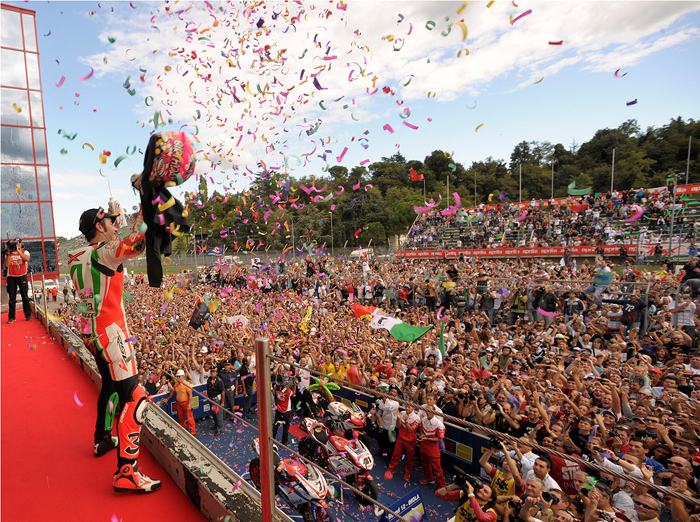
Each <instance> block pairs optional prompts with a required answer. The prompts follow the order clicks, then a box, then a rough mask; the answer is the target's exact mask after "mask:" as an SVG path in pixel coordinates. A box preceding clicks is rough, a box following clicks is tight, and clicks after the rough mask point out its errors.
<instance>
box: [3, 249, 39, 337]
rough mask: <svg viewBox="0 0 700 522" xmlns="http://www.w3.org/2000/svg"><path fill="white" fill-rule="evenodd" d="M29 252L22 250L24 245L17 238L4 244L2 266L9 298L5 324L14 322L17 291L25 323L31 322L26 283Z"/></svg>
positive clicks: (27, 285) (30, 308) (27, 284)
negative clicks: (3, 266) (4, 268)
mask: <svg viewBox="0 0 700 522" xmlns="http://www.w3.org/2000/svg"><path fill="white" fill-rule="evenodd" d="M28 261H29V252H28V251H27V250H25V249H24V243H23V242H22V240H21V239H19V238H17V239H15V240H14V241H8V242H7V243H5V250H4V251H3V253H2V262H3V265H5V267H6V268H7V294H8V296H9V303H8V304H9V312H8V318H7V324H12V323H14V322H15V312H16V307H17V289H18V288H19V293H20V295H21V296H22V310H23V311H24V317H25V319H26V320H27V321H31V320H32V307H31V306H30V304H29V290H28V288H29V283H28V282H27V262H28Z"/></svg>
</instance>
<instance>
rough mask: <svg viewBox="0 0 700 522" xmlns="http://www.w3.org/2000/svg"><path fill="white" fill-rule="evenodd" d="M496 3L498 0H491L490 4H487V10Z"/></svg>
mask: <svg viewBox="0 0 700 522" xmlns="http://www.w3.org/2000/svg"><path fill="white" fill-rule="evenodd" d="M495 1H496V0H491V1H490V2H489V3H488V4H486V7H487V8H488V7H491V6H492V5H493V3H494V2H495ZM511 18H512V17H511Z"/></svg>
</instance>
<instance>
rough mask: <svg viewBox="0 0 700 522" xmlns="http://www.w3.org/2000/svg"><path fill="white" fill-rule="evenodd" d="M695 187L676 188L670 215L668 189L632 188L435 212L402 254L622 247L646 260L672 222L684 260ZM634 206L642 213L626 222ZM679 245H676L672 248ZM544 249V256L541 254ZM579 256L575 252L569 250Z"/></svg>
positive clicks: (693, 227) (419, 223)
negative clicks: (604, 192)
mask: <svg viewBox="0 0 700 522" xmlns="http://www.w3.org/2000/svg"><path fill="white" fill-rule="evenodd" d="M698 190H700V186H698V185H688V186H681V187H678V191H677V195H676V198H677V199H676V204H675V207H674V211H675V216H673V219H672V218H671V215H670V213H671V210H670V209H671V207H672V206H673V198H672V196H671V195H670V194H669V193H668V191H667V190H666V189H665V188H658V189H649V190H639V191H637V190H632V191H627V192H620V193H616V197H615V198H611V197H608V196H609V195H605V194H604V195H598V196H597V197H596V196H583V197H568V198H561V199H557V200H539V201H535V200H533V201H530V202H524V203H516V204H509V203H507V202H506V203H504V204H499V205H480V206H479V207H477V208H465V209H462V210H460V211H459V212H457V213H456V214H453V215H449V216H443V215H442V213H441V212H440V211H432V212H425V213H422V214H421V215H419V216H417V217H416V220H415V222H414V223H413V225H412V226H411V228H410V230H409V233H408V234H407V237H406V240H405V241H404V243H403V244H402V245H401V250H402V251H404V252H405V253H406V254H407V255H406V256H405V257H429V256H428V255H426V254H425V253H424V252H423V253H421V254H413V255H411V254H409V252H411V251H414V252H415V251H432V252H449V253H450V254H451V255H448V256H447V257H456V256H457V255H459V252H460V251H464V253H465V254H466V255H470V252H469V251H468V250H474V249H476V250H478V251H479V253H478V255H486V256H489V255H493V256H499V255H513V254H514V253H516V252H515V251H517V253H518V254H520V253H522V252H523V249H525V250H528V251H529V250H532V249H537V250H534V251H533V252H531V253H532V254H545V255H546V254H550V255H561V254H562V253H563V252H564V249H565V248H572V249H576V250H580V249H583V250H582V251H581V252H580V253H582V254H588V253H589V252H588V251H589V250H590V251H591V253H593V252H594V251H595V248H593V249H591V248H585V247H597V246H598V245H604V247H605V251H606V254H611V253H613V252H614V253H618V252H619V247H620V245H624V246H625V248H626V249H627V250H628V252H629V253H630V254H631V255H637V253H638V252H640V254H641V256H640V257H646V256H648V254H649V250H650V249H651V250H653V246H654V245H656V244H661V245H662V246H665V252H664V254H665V255H667V254H668V242H669V239H670V234H671V225H672V223H671V222H672V221H673V236H674V240H673V241H674V246H673V250H674V258H678V259H683V258H684V257H685V256H686V255H687V253H688V248H689V246H690V244H691V242H694V241H695V239H696V236H697V232H698V228H700V199H698V196H697V192H698ZM633 205H639V206H640V207H641V208H642V209H643V210H644V214H643V215H642V216H641V217H640V218H638V219H635V220H631V218H632V214H634V211H635V210H636V208H634V207H633ZM677 243H680V245H677ZM543 248H544V249H547V250H549V252H541V250H542V249H543ZM573 253H574V254H576V253H577V252H575V251H574V252H573Z"/></svg>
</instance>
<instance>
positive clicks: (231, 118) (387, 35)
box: [83, 1, 700, 173]
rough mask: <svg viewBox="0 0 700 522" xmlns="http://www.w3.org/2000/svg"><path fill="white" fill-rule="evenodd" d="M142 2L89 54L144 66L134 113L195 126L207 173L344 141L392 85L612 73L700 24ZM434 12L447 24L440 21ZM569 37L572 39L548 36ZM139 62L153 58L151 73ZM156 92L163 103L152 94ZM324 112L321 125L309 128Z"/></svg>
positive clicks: (410, 93) (506, 11)
mask: <svg viewBox="0 0 700 522" xmlns="http://www.w3.org/2000/svg"><path fill="white" fill-rule="evenodd" d="M137 5H138V7H139V9H136V10H127V11H126V12H124V11H125V10H122V12H121V13H116V12H115V14H114V16H112V17H110V18H109V26H106V27H105V29H104V32H103V34H102V39H104V40H106V38H107V37H108V36H111V37H115V38H116V41H115V43H114V44H113V45H111V46H110V47H109V52H108V53H107V54H106V55H103V54H95V55H91V56H85V57H83V60H84V62H85V63H86V64H90V65H92V66H93V67H94V68H95V76H96V78H110V79H111V78H118V79H120V80H121V81H124V80H125V73H124V72H123V71H125V70H128V71H132V72H131V78H130V84H131V87H133V88H136V89H137V91H138V92H137V95H136V96H135V97H134V102H135V103H134V106H133V111H134V113H133V114H134V118H135V119H138V120H140V121H142V122H145V123H146V125H147V126H149V125H150V126H152V122H151V123H148V120H149V119H151V118H153V114H154V112H155V110H161V114H162V117H163V118H165V119H168V118H172V119H173V120H174V121H175V122H176V123H179V125H187V127H184V128H185V130H191V131H192V132H194V131H195V126H196V129H197V130H198V135H197V138H198V139H199V140H200V146H201V149H202V151H203V153H202V158H203V159H202V161H200V163H199V167H198V171H199V172H201V173H205V172H207V171H215V172H221V171H230V169H231V167H232V166H234V165H235V166H241V165H247V166H248V167H250V168H252V169H253V170H256V167H255V165H256V162H257V161H258V160H260V159H264V160H265V162H266V164H267V165H268V166H276V167H281V168H284V157H285V155H288V154H297V155H301V154H302V153H304V152H307V153H308V152H311V151H312V150H313V149H314V147H317V148H318V150H317V152H316V154H318V153H322V150H323V149H327V148H330V147H329V145H328V143H327V141H325V140H328V139H329V137H331V141H332V142H333V143H332V144H334V143H337V139H338V138H339V137H341V138H342V137H343V135H344V132H345V131H346V129H347V128H348V126H349V125H350V124H353V123H354V121H353V120H359V121H361V122H363V123H368V122H370V121H372V120H376V119H379V118H383V117H385V116H386V115H387V111H388V109H387V108H386V105H384V104H383V103H380V102H384V101H385V100H387V99H388V97H390V95H388V94H385V93H383V92H382V90H381V88H382V87H384V86H389V87H391V88H392V89H394V90H395V96H393V97H392V99H395V100H401V99H403V100H405V102H406V106H407V105H408V103H409V102H411V103H417V102H419V101H424V100H426V99H427V93H428V92H430V91H432V92H434V93H435V94H436V97H435V102H437V103H442V102H449V101H452V100H455V99H457V98H459V97H460V96H462V95H463V94H464V93H469V94H470V95H471V96H477V95H479V94H481V93H484V92H488V91H489V90H490V89H491V88H492V86H493V84H494V83H495V82H496V81H498V80H500V79H504V78H510V77H513V78H515V80H514V81H513V82H512V88H513V89H520V88H524V87H526V86H528V85H530V84H532V83H533V81H536V80H537V79H539V78H541V77H542V76H553V75H556V74H558V73H560V72H561V71H563V70H564V69H567V68H573V67H579V68H583V69H585V70H591V71H596V72H601V71H602V72H605V71H608V72H612V71H614V70H615V69H617V68H620V67H626V66H631V65H634V64H637V63H639V62H640V61H641V60H642V59H644V58H645V57H647V56H649V55H650V54H652V53H655V52H658V51H660V50H663V49H667V48H669V47H671V46H674V45H679V44H681V43H684V42H688V41H691V40H693V39H697V38H698V36H699V35H700V31H699V30H698V29H697V28H695V27H682V28H681V29H680V30H678V31H676V32H674V33H672V34H666V33H665V31H667V30H668V29H669V28H670V27H671V26H672V25H673V24H677V23H679V20H682V18H683V16H684V15H686V14H688V13H690V12H693V11H697V10H698V9H700V4H698V3H691V2H539V3H538V2H533V3H531V4H528V5H527V6H525V4H522V5H521V7H519V8H517V9H516V8H514V7H513V6H512V4H511V3H510V2H504V1H497V2H495V3H494V4H493V5H492V6H491V8H486V3H484V2H471V3H469V5H468V6H467V7H466V9H464V11H463V12H462V13H461V14H459V15H458V14H457V13H456V11H457V9H458V8H459V7H460V6H461V5H462V2H350V3H349V4H348V6H347V11H341V10H338V8H337V5H338V4H337V2H332V3H326V4H318V5H315V4H304V5H300V4H297V3H296V2H277V3H268V4H261V5H257V6H256V7H254V8H249V9H248V10H246V8H244V7H243V6H242V5H240V4H231V5H229V4H223V3H217V2H210V5H211V6H212V9H209V8H208V7H207V5H206V4H205V3H203V2H196V3H191V4H190V3H175V4H156V3H149V4H145V3H139V4H137ZM166 8H167V9H169V11H168V12H166V11H165V9H166ZM148 9H152V11H148ZM525 9H532V14H530V15H528V16H526V17H524V18H522V19H520V20H518V21H517V22H515V23H514V24H513V25H511V24H510V23H509V16H510V15H514V16H517V15H518V14H521V13H523V12H524V11H525ZM329 11H330V13H329ZM275 15H276V19H273V16H275ZM399 15H403V19H402V20H401V21H400V22H399V19H400V16H399ZM261 19H262V20H263V26H262V28H261V29H258V28H257V27H256V23H257V22H258V20H261ZM460 19H463V20H464V21H465V23H466V25H467V27H468V31H469V35H468V38H467V39H466V41H462V31H461V29H460V28H459V27H458V26H457V25H450V24H454V23H456V22H457V21H459V20H460ZM431 20H432V21H434V22H435V27H434V28H433V29H432V30H428V29H427V28H426V23H427V22H428V21H431ZM680 23H682V21H681V22H680ZM448 28H449V34H448ZM268 30H269V33H268V32H267V31H268ZM409 32H410V34H409ZM443 34H446V36H443ZM398 39H402V40H398ZM390 40H393V41H390ZM559 40H563V41H564V44H563V45H562V46H555V45H549V41H559ZM397 42H398V43H397ZM399 45H402V47H401V48H400V50H399V51H394V47H395V46H396V47H398V46H399ZM465 49H469V55H468V56H465V52H464V50H465ZM459 51H462V55H463V56H461V57H457V53H458V52H459ZM244 53H245V54H244ZM105 56H106V61H105V60H104V58H105ZM332 56H336V57H337V58H336V59H333V60H327V59H325V58H327V57H332ZM261 57H262V60H261ZM232 65H233V66H232ZM138 67H142V68H144V69H145V70H146V73H145V78H144V79H145V81H144V82H142V81H141V80H140V79H139V77H140V76H141V74H142V73H141V72H140V71H138ZM168 68H169V70H168ZM358 68H362V69H363V72H364V76H360V75H359V74H358ZM302 71H303V75H302ZM311 74H318V76H317V77H316V79H317V80H318V83H319V84H320V85H321V86H322V87H323V89H324V90H318V89H317V88H316V87H315V86H314V84H313V78H311V77H310V75H311ZM409 75H412V76H409ZM375 76H376V80H374V78H375ZM302 77H303V80H302ZM409 77H410V78H412V79H411V82H410V83H409V84H408V85H406V86H404V85H402V84H403V83H405V82H406V80H407V78H409ZM351 79H352V81H350V80H351ZM376 88H379V89H380V90H379V91H378V92H376V93H375V94H373V95H370V94H368V92H370V93H371V92H373V91H374V89H376ZM262 92H265V95H264V96H263V94H262ZM270 93H274V95H272V94H270ZM147 96H152V97H153V104H152V106H149V107H147V106H145V105H144V103H143V101H142V100H143V99H144V98H146V97H147ZM234 96H235V97H236V98H237V99H238V100H239V101H240V103H234ZM334 100H336V101H334ZM319 102H323V106H324V107H325V110H324V109H323V108H322V107H321V105H320V103H319ZM345 105H347V107H346V108H345V107H344V106H345ZM392 108H393V109H394V110H395V109H396V107H392ZM319 120H320V121H322V125H321V126H320V128H319V130H318V132H316V133H314V134H313V135H311V136H307V132H306V131H310V130H312V129H314V127H315V124H316V123H317V122H318V121H319ZM321 139H323V140H324V142H323V143H321V141H320V140H321ZM332 144H331V145H332ZM340 145H342V143H340ZM336 148H338V147H336ZM299 151H301V152H299ZM339 153H340V150H334V154H339ZM316 154H314V156H315V155H316ZM206 158H208V160H207V159H206ZM311 159H313V156H312V157H311ZM332 163H335V162H332ZM294 164H296V162H294ZM316 164H317V165H319V167H320V166H321V165H322V162H321V163H319V162H318V160H317V159H316Z"/></svg>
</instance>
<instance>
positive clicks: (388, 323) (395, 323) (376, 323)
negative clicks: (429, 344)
mask: <svg viewBox="0 0 700 522" xmlns="http://www.w3.org/2000/svg"><path fill="white" fill-rule="evenodd" d="M369 325H370V327H372V328H374V329H376V330H379V329H384V330H388V331H389V334H391V336H392V337H393V338H394V339H396V340H397V341H407V342H409V343H412V342H414V341H417V340H418V339H420V338H421V337H423V336H424V335H425V334H426V333H428V332H429V331H430V330H431V329H432V328H433V325H430V326H425V327H421V326H411V325H410V324H406V323H404V322H403V321H402V320H401V319H397V318H396V317H392V316H390V315H387V314H385V313H384V312H382V311H381V310H379V309H377V310H375V311H374V312H372V320H371V321H370V322H369Z"/></svg>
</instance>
